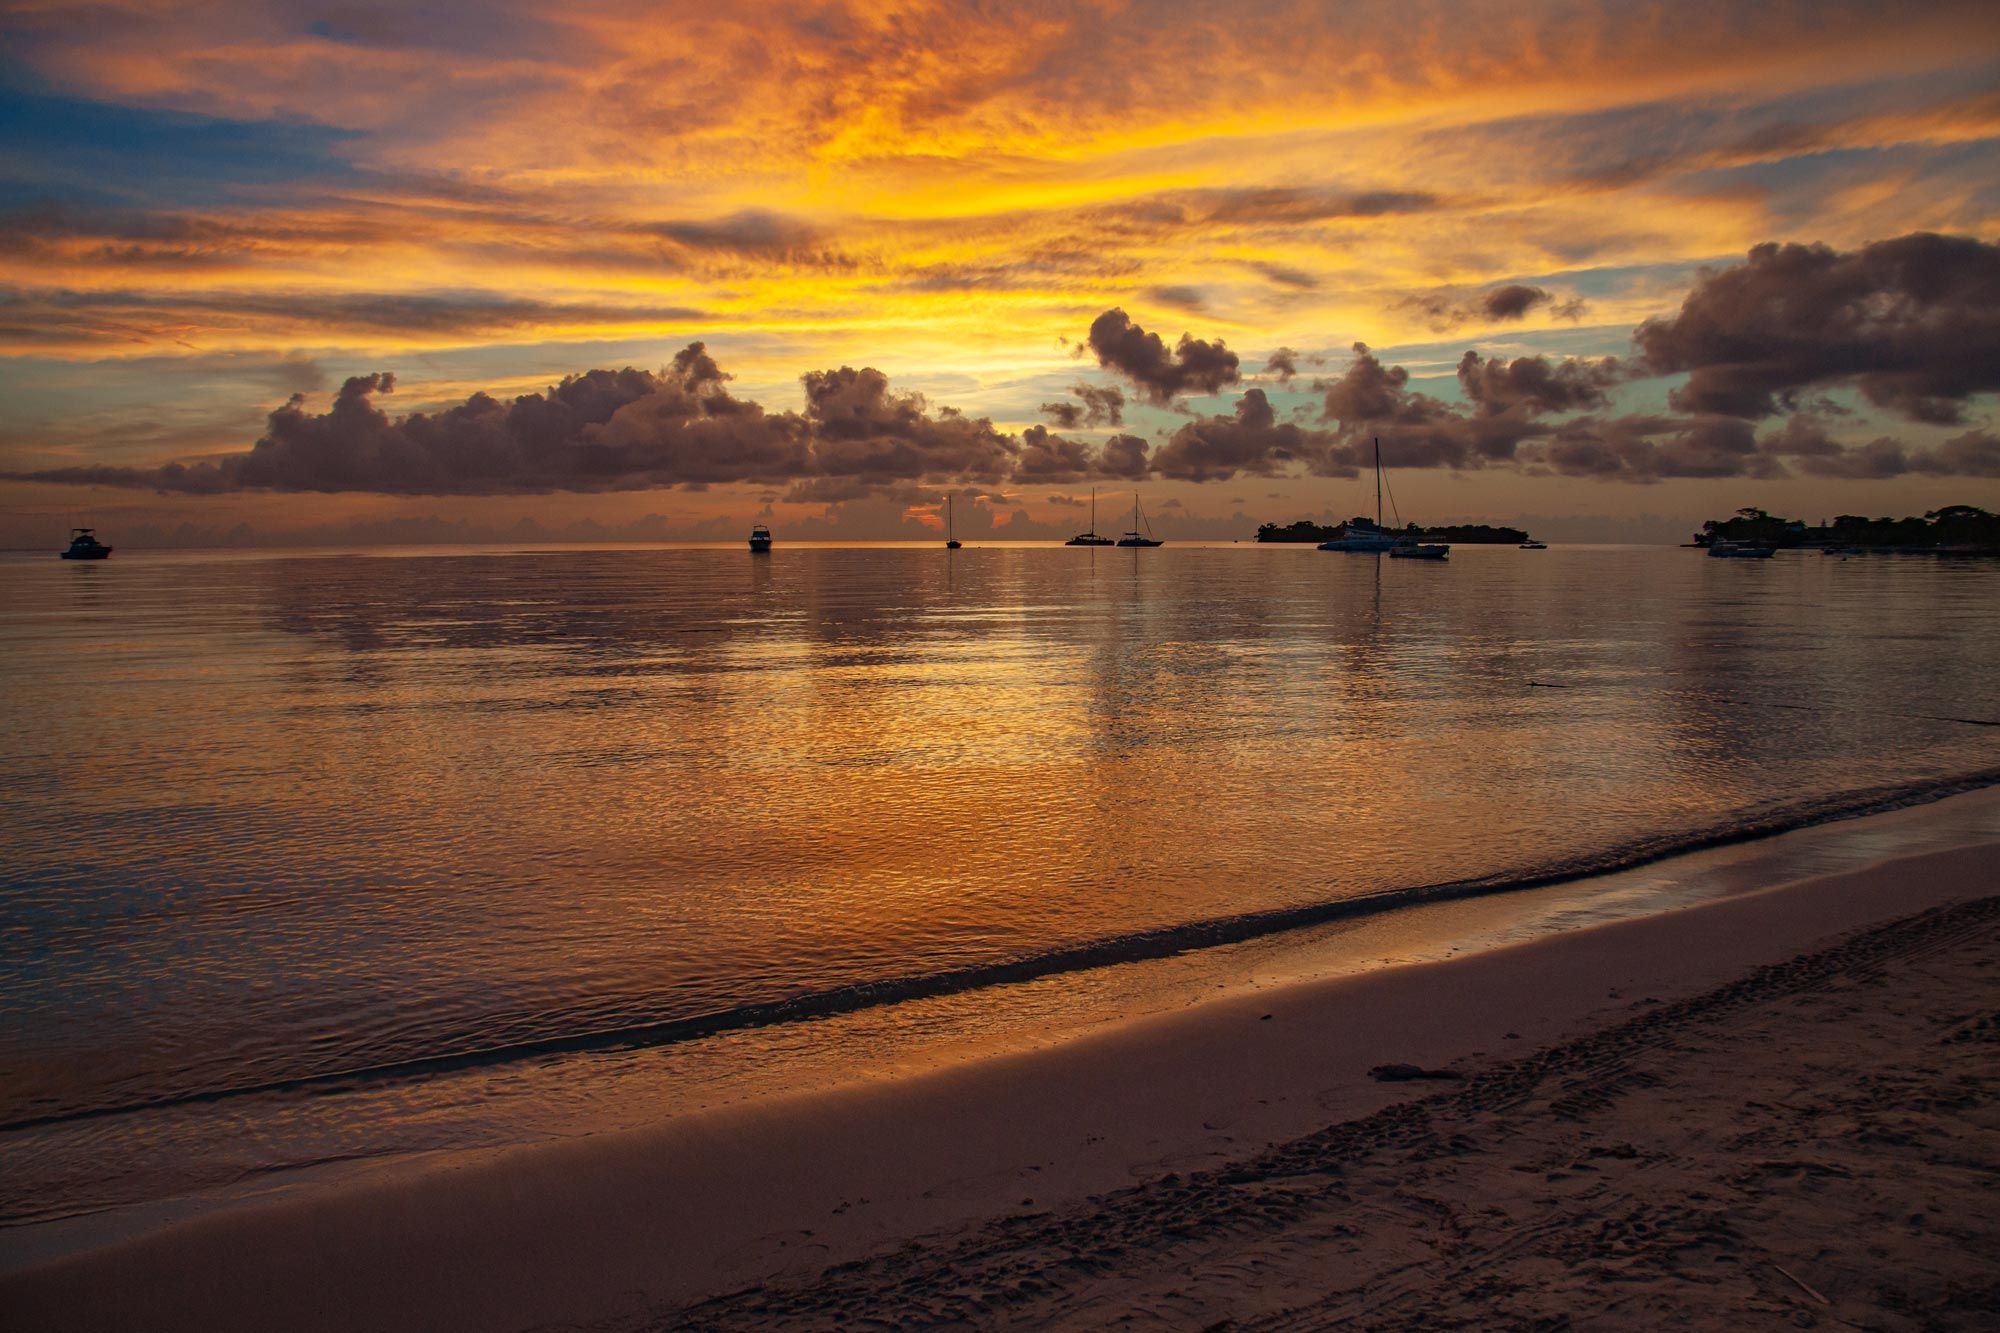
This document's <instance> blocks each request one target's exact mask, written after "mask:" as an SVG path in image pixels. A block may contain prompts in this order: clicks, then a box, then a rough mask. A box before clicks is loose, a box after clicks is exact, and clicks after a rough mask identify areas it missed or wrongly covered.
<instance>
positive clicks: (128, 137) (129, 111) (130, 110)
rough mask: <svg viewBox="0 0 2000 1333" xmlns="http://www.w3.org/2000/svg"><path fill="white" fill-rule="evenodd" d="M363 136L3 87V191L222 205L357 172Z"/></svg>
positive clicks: (14, 195) (22, 196) (100, 202)
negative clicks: (241, 195)
mask: <svg viewBox="0 0 2000 1333" xmlns="http://www.w3.org/2000/svg"><path fill="white" fill-rule="evenodd" d="M358 137H359V136H358V135H357V134H356V133H354V132H353V131H348V130H338V129H332V128H329V127H327V126H323V125H309V124H303V123H298V122H291V121H276V120H265V121H248V120H223V119H218V118H215V117H211V116H197V115H191V114H188V113H186V112H179V111H153V110H144V109H140V108H136V107H127V106H118V105H115V104H113V103H109V102H95V101H87V100H83V99H80V98H72V97H57V96H50V95H45V94H41V93H37V92H32V91H26V90H22V89H19V88H15V87H0V145H4V147H0V189H4V191H5V197H6V202H7V203H8V204H11V205H13V206H16V207H18V206H21V205H25V204H33V203H45V202H55V203H64V204H75V205H83V206H107V205H109V206H121V207H157V206H166V207H173V206H184V205H200V204H207V205H213V204H216V203H218V202H227V200H228V197H229V195H230V194H231V192H232V191H233V190H235V189H237V188H239V187H245V186H267V185H271V184H275V183H282V182H286V181H295V180H302V179H315V180H327V179H336V178H342V177H349V176H352V175H354V174H355V168H354V167H353V166H352V165H351V164H350V163H349V162H348V160H347V158H346V157H345V156H344V152H345V150H346V148H347V147H348V145H349V144H351V143H352V142H353V141H354V140H355V139H357V138H358Z"/></svg>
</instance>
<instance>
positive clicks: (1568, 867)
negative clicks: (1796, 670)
mask: <svg viewBox="0 0 2000 1333" xmlns="http://www.w3.org/2000/svg"><path fill="white" fill-rule="evenodd" d="M1995 785H2000V769H1986V770H1983V771H1981V772H1977V773H1971V774H1967V775H1964V776H1962V777H1958V778H1953V779H1946V780H1943V781H1931V782H1922V783H1911V784H1905V785H1900V786H1892V787H1876V788H1870V789H1866V790H1862V791H1857V792H1846V793H1841V794H1839V795H1835V796H1829V797H1822V798H1819V799H1816V800H1811V801H1802V802H1796V803H1793V804H1791V805H1787V806H1783V807H1780V808H1778V809H1775V810H1769V811H1764V812H1761V813H1759V814H1758V815H1756V816H1755V817H1753V818H1749V819H1745V820H1739V821H1737V822H1734V823H1728V824H1719V825H1712V826H1710V827H1709V828H1706V829H1700V830H1695V831H1693V832H1685V833H1671V834H1661V835H1659V836H1656V837H1652V838H1644V839H1638V840H1635V841H1632V842H1629V843H1624V844H1622V845H1619V846H1617V847H1614V848H1611V849H1609V850H1601V851H1597V852H1594V853H1589V854H1586V855H1582V856H1578V857H1574V858H1570V859H1566V860H1562V861H1557V862H1552V863H1548V864H1544V865H1541V866H1538V867H1535V868H1533V869H1530V870H1526V871H1510V872H1503V873H1499V874H1494V875H1488V876H1481V877H1478V878H1472V879H1459V880H1451V881H1447V882H1444V883H1439V884H1424V885H1417V886H1414V887H1406V888H1397V889H1389V890H1384V891H1382V892H1379V893H1373V894H1366V895H1363V896H1360V897H1354V898H1343V899H1335V900H1331V901H1325V902H1315V903H1306V904H1303V905H1300V906H1295V907H1279V908H1270V909H1266V910H1262V911H1255V912H1244V913H1240V914H1237V915H1233V916H1222V917H1211V918H1209V919H1207V920H1203V921H1193V922H1187V923H1184V924H1180V925H1173V926H1163V927H1159V928H1156V929H1153V930H1144V931H1135V932H1132V933H1130V934H1124V935H1116V936H1111V937H1107V938H1103V939H1097V940H1090V941H1086V942H1084V943H1081V944H1074V945H1066V946H1063V947H1061V948H1056V949H1051V950H1048V951H1046V952H1044V953H1038V954H1031V955H1028V956H1026V957H1022V958H1014V959H1009V960H1005V961H1001V962H995V963H979V964H973V965H970V966H966V967H961V968H951V969H947V970H944V971H938V972H924V973H917V974H913V975H909V976H903V977H892V978H882V979H877V980H872V981H862V982H856V983H854V984H852V985H848V986H839V987H835V988H832V989H828V990H821V991H813V992H810V993H807V994H804V995H795V996H788V997H786V998H783V999H777V1000H765V1001H758V1002H755V1003H751V1004H744V1005H738V1006H735V1007H732V1008H729V1009H723V1010H716V1011H712V1012H710V1013H706V1014H695V1015H691V1016H688V1017H683V1018H672V1019H663V1020H658V1021H651V1022H645V1023H636V1024H627V1025H622V1026H613V1027H606V1028H596V1029H592V1030H589V1031H586V1032H573V1033H563V1034H558V1035H554V1036H549V1037H538V1038H530V1039H527V1040H522V1041H514V1042H507V1043H504V1044H496V1045H492V1046H483V1047H473V1048H467V1049H461V1050H456V1051H450V1052H439V1053H433V1054H428V1055H423V1056H416V1057H413V1058H410V1059H406V1060H395V1061H387V1062H384V1063H381V1064H373V1065H366V1066H357V1067H352V1068H348V1069H342V1070H335V1071H330V1072H318V1073H308V1074H299V1075H294V1076H289V1077H284V1078H274V1079H269V1080H265V1081H261V1082H255V1083H243V1084H235V1085H231V1086H228V1087H221V1088H206V1089H201V1090H198V1091H192V1092H177V1093H172V1094H169V1095H165V1096H160V1097H154V1098H146V1099H132V1100H127V1101H123V1102H119V1103H116V1104H113V1105H105V1106H93V1107H83V1108H75V1109H63V1110H57V1111H50V1112H48V1113H45V1114H42V1115H36V1116H28V1117H23V1118H20V1119H16V1120H11V1121H8V1122H6V1123H4V1124H0V1133H11V1132H14V1131H19V1130H28V1129H40V1128H45V1127H48V1126H53V1125H62V1124H70V1123H75V1122H79V1121H86V1120H100V1119H105V1118H109V1117H112V1116H120V1115H129V1114H134V1113H138V1112H143V1111H157V1110H166V1109H171V1108H174V1107H184V1106H198V1105H202V1104H205V1103H212V1102H220V1101H227V1100H230V1099H233V1098H238V1097H252V1096H260V1095H272V1094H283V1093H292V1092H310V1091H336V1090H339V1089H343V1088H349V1087H357V1086H362V1085H366V1084H375V1083H381V1082H386V1081H393V1080H401V1079H413V1078H424V1077H430V1076H435V1075H440V1074H449V1073H454V1072H457V1071H460V1070H465V1069H473V1068H479V1067H482V1066H488V1065H498V1064H505V1063H509V1062H512V1061H517V1060H530V1059H537V1058H541V1057H546V1056H561V1055H573V1054H583V1053H589V1052H597V1051H616V1050H634V1049H643V1048H646V1047H652V1046H664V1045H669V1044H672V1043H675V1042H684V1041H693V1040H697V1039H699V1038H702V1037H708V1036H713V1035H715V1034H716V1033H720V1032H729V1031H735V1030H740V1029H745V1028H757V1027H768V1026H771V1025H773V1024H778V1023H794V1022H802V1021H808V1020H812V1019H818V1018H829V1017H833V1016H835V1015H839V1014H848V1013H853V1012H856V1011H858V1010H863V1009H871V1008H876V1007H880V1006H884V1005H891V1004H901V1003H906V1002H909V1001H913V1000H924V999H930V998H933V997H936V996H941V995H952V994H957V993H960V992H964V991H970V990H977V989H981V988H984V987H987V986H1004V985H1010V984H1014V983H1018V982H1024V981H1033V980H1037V979H1039V978H1042V977H1048V976H1055V975H1059V974H1061V973H1066V972H1081V971H1086V970H1088V969H1091V968H1098V967H1110V966H1115V965H1117V964H1121V963H1135V962H1145V961H1149V960H1154V959H1161V958H1170V957H1173V956H1175V955H1178V954H1184V953H1190V952H1193V951H1196V950H1201V949H1212V948H1217V947H1219V946H1222V945H1229V944H1241V943H1244V942H1246V941H1249V940H1254V939H1258V938H1261V937H1264V936H1269V935H1276V934H1279V933H1282V932H1284V931H1290V930H1300V929H1303V928H1306V927H1310V926H1319V925H1324V924H1326V923H1328V922H1333V921H1340V920H1345V919H1350V918H1355V917H1364V916H1374V915H1378V914H1381V913H1384V912H1392V911H1397V910H1399V909H1402V908H1407V907H1413V906H1416V905H1418V904H1424V903H1436V902H1446V901H1450V900H1452V899H1459V898H1473V897H1481V896H1485V895H1490V894H1499V893H1511V892H1516V891H1519V890H1523V889H1536V888H1544V887H1547V886H1549V885H1552V884H1561V883H1566V882H1570V881H1574V880H1579V879H1587V878H1590V877H1592V876H1596V875H1608V874H1614V873H1616V872H1619V871H1623V870H1631V869H1634V868H1636V867H1638V866H1643V865H1647V864H1650V863H1653V862H1656V861H1662V860H1665V859H1667V858H1669V857H1674V856H1682V855H1686V854H1688V853H1691V852H1698V851H1704V850H1707V849H1709V848H1712V847H1724V846H1729V845H1731V844H1734V843H1743V842H1751V841H1754V840H1756V839H1759V838H1768V837H1773V836H1775V835H1777V834H1780V833H1788V832H1791V831H1792V830H1794V829H1801V828H1808V827H1811V826H1813V825H1816V824H1826V823H1832V822H1834V821H1836V820H1843V819H1854V818H1859V817H1861V816H1864V815H1874V814H1883V813H1887V812H1888V811H1891V810H1900V809H1905V808H1907V807H1910V806H1916V805H1923V804H1927V803H1929V802H1932V801H1938V800H1943V799H1944V798H1946V797H1949V796H1957V795H1961V794H1963V793H1965V792H1971V791H1978V790H1981V789H1983V788H1986V787H1991V786H1995Z"/></svg>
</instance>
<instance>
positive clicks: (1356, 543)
mask: <svg viewBox="0 0 2000 1333" xmlns="http://www.w3.org/2000/svg"><path fill="white" fill-rule="evenodd" d="M1395 546H1396V537H1395V535H1394V534H1393V533H1390V532H1387V531H1385V530H1384V529H1383V527H1382V438H1381V437H1380V436H1379V435H1378V436H1377V437H1376V438H1375V526H1374V527H1372V528H1368V527H1359V526H1356V524H1354V523H1349V524H1347V525H1346V526H1344V527H1342V528H1341V530H1340V535H1339V536H1338V537H1335V538H1334V539H1333V540H1331V541H1324V542H1321V543H1320V544H1319V549H1320V550H1322V551H1355V552H1360V553H1362V554H1365V555H1380V554H1382V552H1384V551H1392V550H1394V549H1395Z"/></svg>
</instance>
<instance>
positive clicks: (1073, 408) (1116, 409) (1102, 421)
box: [1038, 383, 1125, 430]
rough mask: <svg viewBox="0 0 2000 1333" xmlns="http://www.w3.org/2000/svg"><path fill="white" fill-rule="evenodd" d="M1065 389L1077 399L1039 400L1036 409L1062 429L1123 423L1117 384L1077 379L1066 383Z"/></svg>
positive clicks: (1122, 396) (1122, 395) (1121, 396)
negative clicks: (1050, 401)
mask: <svg viewBox="0 0 2000 1333" xmlns="http://www.w3.org/2000/svg"><path fill="white" fill-rule="evenodd" d="M1069 391H1070V393H1072V394H1074V395H1075V396H1076V398H1077V399H1078V401H1077V402H1074V403H1043V404H1042V405H1041V407H1040V408H1039V409H1038V410H1039V411H1041V412H1042V413H1043V414H1044V415H1046V416H1047V417H1048V419H1049V420H1050V421H1052V422H1054V423H1055V424H1056V425H1057V426H1059V427H1061V428H1062V429H1063V430H1076V429H1077V428H1079V427H1091V426H1122V425H1123V424H1125V391H1124V390H1123V389H1120V388H1119V387H1118V386H1117V385H1115V384H1107V385H1104V386H1102V387H1100V386H1098V385H1095V384H1083V383H1077V384H1072V385H1070V386H1069Z"/></svg>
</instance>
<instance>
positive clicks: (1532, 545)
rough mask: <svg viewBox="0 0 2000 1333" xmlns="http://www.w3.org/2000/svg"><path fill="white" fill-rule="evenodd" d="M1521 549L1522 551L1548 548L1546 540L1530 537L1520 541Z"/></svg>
mask: <svg viewBox="0 0 2000 1333" xmlns="http://www.w3.org/2000/svg"><path fill="white" fill-rule="evenodd" d="M1521 549H1522V550H1524V551H1546V550H1548V549H1549V544H1548V543H1547V542H1538V541H1536V540H1535V539H1534V538H1533V537H1530V538H1528V540H1526V541H1524V542H1522V543H1521Z"/></svg>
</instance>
